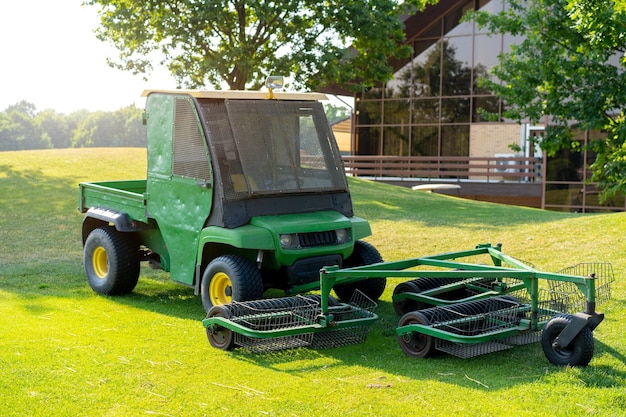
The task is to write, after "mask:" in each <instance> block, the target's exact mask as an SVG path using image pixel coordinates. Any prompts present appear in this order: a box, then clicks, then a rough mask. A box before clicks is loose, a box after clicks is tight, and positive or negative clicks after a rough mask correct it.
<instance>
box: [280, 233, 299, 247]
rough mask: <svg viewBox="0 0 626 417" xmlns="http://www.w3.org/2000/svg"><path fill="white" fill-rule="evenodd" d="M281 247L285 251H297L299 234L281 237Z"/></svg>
mask: <svg viewBox="0 0 626 417" xmlns="http://www.w3.org/2000/svg"><path fill="white" fill-rule="evenodd" d="M279 239H280V247H281V248H283V249H295V248H297V247H298V246H299V242H298V235H297V234H284V235H280V236H279Z"/></svg>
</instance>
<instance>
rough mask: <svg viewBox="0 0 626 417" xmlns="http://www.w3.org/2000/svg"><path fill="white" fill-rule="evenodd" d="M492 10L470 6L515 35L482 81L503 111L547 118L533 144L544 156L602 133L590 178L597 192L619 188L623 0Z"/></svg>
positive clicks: (624, 96) (625, 76)
mask: <svg viewBox="0 0 626 417" xmlns="http://www.w3.org/2000/svg"><path fill="white" fill-rule="evenodd" d="M507 5H508V6H507V9H506V11H504V12H501V13H499V14H488V13H481V12H477V13H476V14H475V15H474V17H473V18H474V19H475V20H476V21H477V22H478V24H479V26H481V27H487V28H488V29H489V30H490V31H491V32H492V33H508V34H512V35H514V36H519V38H518V42H517V43H516V44H515V45H513V46H512V47H511V51H510V52H508V53H506V54H504V55H502V56H501V57H500V62H499V64H498V65H497V66H496V67H495V68H494V69H493V75H495V77H496V78H494V79H492V80H485V81H484V85H485V86H486V87H488V88H489V89H490V90H492V91H493V92H495V93H496V94H498V95H499V96H500V97H502V98H503V99H504V101H505V102H506V105H507V111H506V113H505V115H506V116H507V117H510V118H512V119H514V120H518V121H530V122H533V123H537V122H544V121H545V122H547V123H548V127H547V130H546V134H545V136H544V137H543V138H541V142H540V145H541V147H542V148H543V149H544V150H545V151H547V153H548V155H552V154H554V153H555V152H556V151H558V150H561V149H572V150H582V148H581V147H580V142H578V141H576V140H573V134H574V133H575V132H576V131H580V130H599V131H603V132H606V139H602V140H595V141H592V142H590V143H589V144H588V149H589V150H591V151H593V152H595V153H597V156H596V160H595V162H594V163H593V165H592V166H591V170H592V173H593V175H592V178H591V179H592V181H597V182H598V183H599V186H600V187H601V189H602V193H603V194H602V197H603V199H607V198H610V197H612V196H614V195H615V194H616V193H617V192H622V193H624V192H626V124H625V121H626V119H625V114H624V104H626V72H625V71H624V69H625V68H624V64H625V59H624V52H625V51H626V31H625V30H624V29H625V28H626V13H625V9H626V7H625V6H626V1H624V0H619V1H618V0H615V1H607V0H507Z"/></svg>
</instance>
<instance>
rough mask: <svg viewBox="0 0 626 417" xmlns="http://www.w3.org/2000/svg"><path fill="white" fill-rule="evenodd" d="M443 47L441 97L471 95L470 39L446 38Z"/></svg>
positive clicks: (468, 37)
mask: <svg viewBox="0 0 626 417" xmlns="http://www.w3.org/2000/svg"><path fill="white" fill-rule="evenodd" d="M443 45H444V53H443V64H442V65H443V70H442V71H441V72H442V77H443V81H442V95H443V96H459V95H467V94H471V82H472V68H471V62H472V37H471V36H463V37H460V38H446V39H445V40H444V42H443Z"/></svg>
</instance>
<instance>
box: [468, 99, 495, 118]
mask: <svg viewBox="0 0 626 417" xmlns="http://www.w3.org/2000/svg"><path fill="white" fill-rule="evenodd" d="M499 108H500V100H499V99H498V98H497V97H496V96H489V97H475V98H474V107H473V109H472V122H476V123H482V122H489V121H496V122H498V121H500V120H499V119H500V112H499ZM482 112H487V113H491V114H493V115H494V116H495V117H496V119H495V120H490V119H488V118H487V115H484V116H483V113H482Z"/></svg>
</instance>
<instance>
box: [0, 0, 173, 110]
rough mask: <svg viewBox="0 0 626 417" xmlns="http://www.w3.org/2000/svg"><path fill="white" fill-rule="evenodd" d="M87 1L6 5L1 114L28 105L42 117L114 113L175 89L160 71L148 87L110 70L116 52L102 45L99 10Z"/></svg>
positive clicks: (9, 1)
mask: <svg viewBox="0 0 626 417" xmlns="http://www.w3.org/2000/svg"><path fill="white" fill-rule="evenodd" d="M82 1H83V0H2V2H1V3H0V112H1V111H4V110H5V109H6V108H7V107H8V106H10V105H13V104H16V103H18V102H20V101H22V100H26V101H28V102H31V103H33V104H34V105H35V107H36V109H37V111H41V110H45V109H53V110H56V111H57V112H59V113H65V114H69V113H71V112H73V111H76V110H81V109H86V110H89V111H97V110H105V111H113V110H117V109H120V108H122V107H126V106H128V105H131V104H135V105H137V106H138V107H143V105H144V99H142V98H141V92H142V91H143V90H144V89H146V88H158V89H165V88H175V87H176V83H175V81H174V79H173V78H172V77H171V76H170V75H169V74H168V72H167V70H166V69H164V68H157V69H156V70H155V71H154V73H153V74H152V75H149V76H148V81H147V82H146V81H144V80H143V78H142V76H141V75H136V76H135V75H133V74H132V73H131V72H127V71H121V70H118V69H113V68H111V67H109V66H108V65H107V63H106V58H107V57H111V58H115V57H116V56H117V53H116V50H115V48H113V46H110V45H109V44H107V43H105V42H101V41H99V40H98V39H97V38H96V36H95V34H94V30H95V29H96V28H97V27H98V25H99V20H98V16H97V10H98V9H97V8H96V7H94V6H89V7H88V6H82V5H81V4H82Z"/></svg>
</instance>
